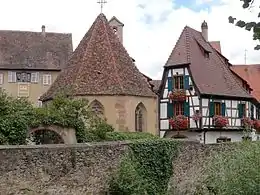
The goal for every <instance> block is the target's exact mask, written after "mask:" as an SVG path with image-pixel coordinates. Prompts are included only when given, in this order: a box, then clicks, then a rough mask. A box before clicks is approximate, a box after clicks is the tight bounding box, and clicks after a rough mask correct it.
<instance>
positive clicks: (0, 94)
mask: <svg viewBox="0 0 260 195" xmlns="http://www.w3.org/2000/svg"><path fill="white" fill-rule="evenodd" d="M33 113H34V109H33V106H32V104H31V103H30V102H29V101H28V100H27V99H24V98H19V99H18V98H13V97H11V96H8V95H7V94H6V93H5V92H4V91H3V90H0V144H12V145H15V144H25V143H26V136H27V128H28V125H29V124H30V121H32V120H33Z"/></svg>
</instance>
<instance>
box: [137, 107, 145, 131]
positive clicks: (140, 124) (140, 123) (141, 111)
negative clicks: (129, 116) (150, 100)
mask: <svg viewBox="0 0 260 195" xmlns="http://www.w3.org/2000/svg"><path fill="white" fill-rule="evenodd" d="M146 115H147V112H146V108H145V106H144V104H143V103H139V104H138V105H137V106H136V109H135V130H136V131H139V132H143V131H145V130H146V117H147V116H146Z"/></svg>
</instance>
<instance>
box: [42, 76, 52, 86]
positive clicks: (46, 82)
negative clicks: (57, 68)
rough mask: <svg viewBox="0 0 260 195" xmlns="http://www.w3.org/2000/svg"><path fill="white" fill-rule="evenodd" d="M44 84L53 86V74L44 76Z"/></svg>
mask: <svg viewBox="0 0 260 195" xmlns="http://www.w3.org/2000/svg"><path fill="white" fill-rule="evenodd" d="M42 83H43V85H51V74H43V76H42Z"/></svg>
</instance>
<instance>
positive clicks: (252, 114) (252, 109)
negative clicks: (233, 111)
mask: <svg viewBox="0 0 260 195" xmlns="http://www.w3.org/2000/svg"><path fill="white" fill-rule="evenodd" d="M254 114H255V113H254V105H251V119H252V120H253V119H254Z"/></svg>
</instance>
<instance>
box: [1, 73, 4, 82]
mask: <svg viewBox="0 0 260 195" xmlns="http://www.w3.org/2000/svg"><path fill="white" fill-rule="evenodd" d="M3 84H4V74H3V73H0V85H3Z"/></svg>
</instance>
